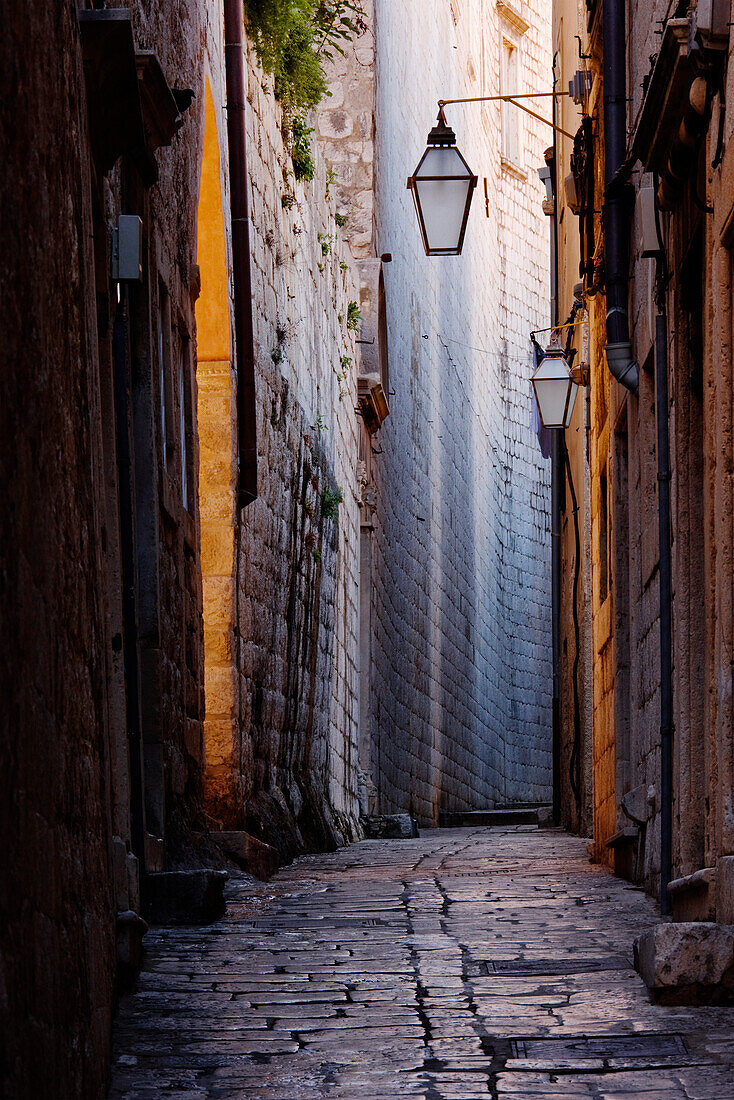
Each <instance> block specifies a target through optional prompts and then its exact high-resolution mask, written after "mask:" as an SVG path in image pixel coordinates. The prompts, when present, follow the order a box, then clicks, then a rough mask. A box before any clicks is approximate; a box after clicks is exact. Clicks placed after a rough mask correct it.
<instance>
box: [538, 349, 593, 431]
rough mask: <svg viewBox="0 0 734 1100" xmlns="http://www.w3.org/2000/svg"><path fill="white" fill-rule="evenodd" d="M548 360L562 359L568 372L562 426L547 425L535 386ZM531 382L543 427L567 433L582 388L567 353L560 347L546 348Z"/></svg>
mask: <svg viewBox="0 0 734 1100" xmlns="http://www.w3.org/2000/svg"><path fill="white" fill-rule="evenodd" d="M547 359H562V360H563V362H564V364H565V366H566V370H567V371H568V383H567V386H566V400H565V403H564V406H563V416H562V418H561V423H560V424H546V422H545V419H544V417H543V406H542V404H541V402H540V398H539V397H538V390H537V388H536V386H535V378H536V375H537V374H538V372H539V371H540V368H541V367H542V366H543V363H545V361H546V360H547ZM558 381H559V382H560V381H561V379H558ZM531 382H532V385H533V394H534V395H535V403H536V405H537V406H538V414H539V416H540V422H541V424H542V425H543V427H544V428H547V429H548V430H549V431H565V430H566V429H567V428H570V426H571V417H572V416H573V410H574V408H575V407H576V398H577V397H578V390H579V388H580V386H579V381H577V379H576V378H575V377H574V372H573V370H572V369H571V367H570V366H569V362H568V359H567V358H566V353H565V352H564V351H563V349H562V348H559V347H549V348H546V350H545V353H544V355H543V358H542V359H541V361H540V363H538V366H537V368H536V370H535V371H534V373H533V377H532V378H531ZM582 384H583V383H582ZM572 397H573V401H571V398H572ZM569 405H570V409H569Z"/></svg>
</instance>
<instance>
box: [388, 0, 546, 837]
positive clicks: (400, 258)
mask: <svg viewBox="0 0 734 1100" xmlns="http://www.w3.org/2000/svg"><path fill="white" fill-rule="evenodd" d="M503 11H504V15H503V14H502V13H501V12H499V11H498V6H497V7H496V6H495V5H494V4H479V5H469V4H451V5H449V4H448V3H443V2H438V0H437V2H435V3H432V4H431V5H429V6H428V7H426V6H425V5H422V6H421V7H420V9H419V8H417V7H416V6H415V5H409V4H395V3H383V4H378V5H377V13H376V31H377V48H376V66H377V92H376V116H375V122H376V125H375V133H376V151H375V156H376V209H375V227H376V228H375V231H376V242H377V247H376V249H375V251H376V253H377V254H378V255H379V254H381V253H384V252H390V253H391V254H392V263H391V264H389V265H387V266H386V267H385V275H384V278H385V293H386V308H387V330H388V344H389V349H390V382H391V388H392V390H394V391H395V392H394V395H391V397H390V401H391V414H390V418H389V419H388V420H387V421H386V423H385V426H384V428H383V430H382V433H381V437H380V446H381V448H382V449H383V451H384V452H385V454H386V455H388V456H390V457H389V458H388V459H380V460H379V464H378V463H377V462H376V463H375V475H374V477H375V485H376V489H377V500H378V507H377V510H376V513H375V520H374V535H373V560H374V576H375V594H374V602H373V609H372V610H373V617H374V618H373V621H374V635H373V647H374V648H373V654H374V665H373V672H372V685H371V699H372V701H373V712H372V716H371V718H370V723H371V725H370V733H371V740H372V753H373V760H374V764H373V768H374V773H375V776H376V781H377V785H378V787H379V796H380V800H381V804H382V806H383V807H384V808H385V809H411V810H412V811H413V812H414V813H415V814H416V815H417V816H418V817H419V818H420V819H421V820H423V821H436V820H437V817H438V814H439V812H440V811H442V810H450V809H458V808H473V807H480V806H486V805H491V804H502V803H507V802H516V801H534V800H543V799H546V798H548V797H549V791H550V709H549V708H550V694H549V692H550V687H549V684H550V679H549V676H550V665H549V661H550V603H549V601H550V575H549V561H548V560H547V559H546V558H545V557H544V547H545V548H546V549H547V548H548V547H549V539H548V517H547V509H548V495H547V477H548V474H547V467H546V464H545V462H544V460H543V459H542V458H541V455H540V451H539V448H538V443H537V438H536V437H535V436H534V434H533V431H532V428H531V404H530V382H529V377H530V361H529V351H528V349H529V332H530V329H531V328H535V327H542V326H543V325H545V324H547V320H546V317H547V305H546V302H547V274H546V265H547V230H546V226H545V224H544V222H543V215H542V212H541V201H542V190H541V188H540V185H539V182H538V180H537V176H536V175H535V169H536V167H538V166H539V165H540V164H542V151H543V148H544V147H545V143H546V139H547V134H546V132H545V129H544V128H543V129H541V128H540V127H539V126H538V127H536V125H535V124H534V123H526V122H524V121H522V122H519V123H518V125H519V133H520V149H521V150H522V152H521V154H520V157H521V163H520V164H519V165H517V164H513V163H510V162H508V161H504V160H503V159H502V155H501V152H502V137H501V111H500V109H499V107H498V105H497V104H487V105H486V106H479V105H471V106H469V105H467V106H459V105H457V106H455V107H453V108H448V109H447V110H448V114H449V120H450V121H451V123H452V124H453V125H454V127H455V129H456V131H457V135H458V140H459V145H460V147H461V149H462V151H463V152H464V154H465V156H466V157H467V160H468V161H469V163H470V164H471V165H472V167H473V169H474V171H476V172H478V174H479V176H480V181H479V187H478V192H477V195H476V197H475V200H474V208H473V210H472V214H471V218H470V223H469V228H468V230H467V239H466V243H465V247H464V254H463V256H462V257H461V259H445V260H429V259H427V258H426V257H425V256H424V255H423V252H422V249H421V246H420V241H419V237H418V233H417V227H416V225H415V215H414V212H413V209H412V202H411V199H410V194H409V192H408V191H406V189H405V179H406V177H407V175H408V174H409V172H411V171H412V169H413V167H414V166H415V164H416V163H417V161H418V159H419V156H420V154H421V152H422V150H423V147H424V146H423V143H424V141H425V134H426V132H427V130H428V129H429V128H430V125H431V123H432V117H433V115H434V114H435V102H436V100H437V99H438V98H439V97H449V96H457V95H462V94H465V95H479V94H483V93H484V94H488V95H489V94H496V93H497V92H498V91H499V87H498V82H497V74H498V73H499V64H500V54H501V50H502V49H503V48H505V44H506V42H507V41H508V40H511V41H512V43H513V44H514V46H515V48H516V49H517V50H518V51H519V53H520V65H519V71H518V75H517V79H518V80H519V81H520V83H521V84H522V87H523V88H525V87H528V88H533V87H535V86H540V84H541V83H542V79H541V74H544V72H545V67H546V63H547V58H548V56H549V54H548V51H549V24H548V19H547V16H546V15H545V14H544V13H543V12H541V11H535V10H533V9H532V8H531V7H530V5H519V6H518V7H517V10H516V9H515V8H514V7H512V6H511V5H505V6H504V8H503ZM447 44H449V45H450V46H451V47H453V46H454V45H456V46H457V47H458V48H457V49H453V48H451V49H447V48H446V46H447ZM459 60H460V62H461V66H465V68H462V69H461V70H460V68H459ZM515 90H518V89H517V88H516V89H515ZM485 178H486V181H487V182H486V186H487V196H488V198H487V203H486V206H487V212H488V216H486V217H485V209H484V205H485V199H484V179H485Z"/></svg>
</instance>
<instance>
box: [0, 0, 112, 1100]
mask: <svg viewBox="0 0 734 1100" xmlns="http://www.w3.org/2000/svg"><path fill="white" fill-rule="evenodd" d="M31 40H33V41H35V43H36V48H35V50H34V51H33V56H32V57H31V55H30V54H29V51H28V49H27V45H28V42H29V41H31ZM0 52H1V53H2V58H3V76H2V78H1V79H2V85H3V97H2V105H0V134H1V135H2V142H3V148H4V149H5V150H6V156H7V163H6V167H5V170H4V172H3V180H2V184H0V193H1V196H2V204H3V209H4V210H5V211H6V212H7V211H9V210H11V209H12V210H13V211H14V213H15V215H16V216H14V217H12V218H8V217H7V216H6V217H4V218H3V223H2V260H0V266H1V267H2V274H3V281H4V285H5V286H6V312H5V316H6V319H7V331H6V346H7V351H8V362H7V369H6V370H5V371H4V372H3V379H2V383H0V387H1V389H2V398H1V399H0V418H1V420H2V441H3V442H2V447H1V448H0V485H1V486H2V489H1V491H2V497H3V501H4V507H3V509H2V519H0V529H1V535H2V538H1V541H0V557H1V561H2V564H1V566H0V576H1V577H2V580H0V609H1V610H0V614H2V621H3V654H4V658H3V660H2V661H0V683H2V692H3V707H2V719H1V723H2V735H1V737H0V759H1V760H2V773H1V774H2V779H0V783H1V784H2V815H1V824H0V830H1V832H2V845H3V853H4V855H3V867H4V870H3V875H2V887H0V924H2V928H3V933H2V948H1V951H2V973H3V980H2V981H3V990H4V994H3V998H2V1007H1V1008H0V1020H1V1023H0V1026H2V1032H3V1036H4V1040H3V1042H4V1048H5V1050H4V1057H3V1063H2V1068H1V1069H0V1090H1V1091H2V1092H3V1094H4V1095H7V1096H17V1097H26V1096H29V1097H30V1096H37V1095H41V1094H43V1093H44V1092H45V1091H47V1090H46V1087H45V1086H46V1078H45V1072H46V1069H47V1067H48V1066H50V1065H53V1066H54V1073H55V1078H54V1079H55V1082H56V1084H55V1087H56V1088H57V1089H58V1091H59V1093H66V1094H67V1095H88V1096H91V1095H100V1094H101V1092H102V1091H103V1087H104V1070H105V1063H106V1044H107V1038H108V1028H109V1022H110V1015H111V1002H112V972H113V959H114V933H113V925H112V920H111V915H112V912H113V900H112V891H111V879H110V862H109V858H110V856H109V850H108V839H107V835H106V833H107V807H106V792H105V786H106V776H105V763H106V761H105V746H104V731H105V709H106V700H105V674H106V667H105V665H106V657H105V646H104V605H103V592H104V574H103V564H102V560H101V554H100V531H101V527H102V520H101V514H100V502H99V498H98V496H97V484H96V483H95V482H96V479H97V478H98V477H99V470H100V467H99V461H100V435H99V408H100V398H99V386H98V381H97V371H96V363H95V360H94V356H93V354H90V349H92V348H93V347H94V320H93V319H94V290H93V286H92V285H91V284H90V281H89V279H88V277H87V272H86V270H85V265H86V261H87V258H88V253H87V241H88V238H89V235H90V234H91V210H90V205H89V200H88V193H87V192H86V191H85V189H84V188H83V187H80V186H78V184H79V183H80V181H81V180H82V179H83V178H84V177H83V173H84V171H85V169H86V165H85V163H84V151H85V150H84V145H83V143H81V142H79V141H78V140H74V141H73V140H64V141H59V135H60V134H66V135H80V134H82V135H83V134H84V132H85V126H86V122H85V103H84V96H83V79H82V67H81V56H80V55H79V54H78V52H77V49H76V17H75V12H74V9H73V7H70V6H69V5H62V6H55V7H53V8H49V7H46V6H44V5H27V6H24V7H23V8H20V9H14V10H13V11H12V12H10V11H6V20H5V31H4V34H3V40H2V46H1V47H0ZM19 88H22V91H20V92H19ZM43 104H45V107H44V108H43V109H41V105H43ZM45 178H56V179H59V180H64V181H66V184H65V186H64V187H61V186H59V187H57V188H54V189H53V190H50V191H49V192H47V193H46V195H45V200H44V202H43V203H39V195H38V181H39V180H43V179H45ZM80 912H84V913H85V914H86V916H85V919H84V920H83V921H82V920H80ZM39 944H44V957H45V962H44V964H43V965H42V966H41V965H40V960H39V962H38V964H37V965H34V962H33V952H34V951H37V949H38V945H39ZM62 1006H63V1018H64V1019H65V1020H66V1021H67V1026H66V1028H65V1029H60V1028H59V1026H58V1019H59V1018H60V1016H61V1014H62Z"/></svg>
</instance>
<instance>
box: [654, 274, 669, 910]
mask: <svg viewBox="0 0 734 1100" xmlns="http://www.w3.org/2000/svg"><path fill="white" fill-rule="evenodd" d="M664 294H665V291H664V290H662V291H661V297H662V303H661V308H660V312H659V313H658V315H657V317H656V318H655V382H656V392H655V406H656V413H657V434H658V440H657V442H658V541H659V550H660V570H659V572H660V908H661V910H662V912H663V913H664V914H666V915H667V914H668V913H670V897H669V895H668V883H669V882H670V880H671V878H672V877H673V644H672V606H671V604H672V562H671V547H670V443H669V438H668V320H667V315H666V313H665V305H664V297H663V296H664Z"/></svg>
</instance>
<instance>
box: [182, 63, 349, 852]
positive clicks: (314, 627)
mask: <svg viewBox="0 0 734 1100" xmlns="http://www.w3.org/2000/svg"><path fill="white" fill-rule="evenodd" d="M247 71H248V79H249V87H248V96H247V101H248V114H247V128H248V143H249V148H248V170H249V177H250V183H251V194H250V198H251V223H252V227H251V232H252V258H253V308H254V324H255V342H256V357H257V368H256V371H257V434H258V461H259V471H260V472H259V487H258V488H259V496H258V499H257V500H256V501H255V503H254V504H252V505H251V506H250V507H249V508H248V509H246V510H245V511H244V512H243V513H242V514H241V517H239V518H238V517H237V516H236V515H235V514H234V494H233V492H232V485H231V470H230V472H226V476H225V477H224V478H222V479H221V480H222V488H223V495H222V494H220V495H219V496H217V495H216V485H215V484H214V482H212V480H211V477H210V475H207V476H208V477H209V478H210V480H209V482H208V492H203V494H202V514H203V515H204V516H205V523H204V546H205V555H206V553H207V550H206V547H207V545H209V547H210V550H213V549H214V546H215V543H214V542H212V541H211V539H212V538H213V534H212V535H211V537H210V534H209V533H208V532H213V525H212V523H213V520H216V516H217V515H219V512H218V509H219V508H220V507H223V508H225V509H228V510H229V512H227V511H226V510H225V512H224V513H223V514H224V516H225V521H224V524H223V526H222V525H221V523H219V521H218V520H217V521H216V522H217V523H219V529H220V534H221V535H222V537H224V538H225V540H226V539H229V538H230V537H231V543H230V544H229V549H226V555H227V561H228V562H229V566H228V568H229V570H230V572H229V574H228V575H227V576H221V575H220V577H219V580H217V581H216V583H214V582H212V583H213V584H214V587H212V588H211V589H210V596H211V601H212V611H213V614H214V618H213V619H212V628H211V630H209V631H208V633H207V638H208V641H207V646H208V649H207V708H208V712H209V713H210V714H212V718H211V719H207V775H208V783H207V789H208V795H207V799H208V808H209V812H210V813H211V815H212V816H213V817H214V818H215V819H216V820H217V821H221V822H222V823H223V824H224V825H225V826H227V827H229V828H246V829H247V830H249V831H250V832H252V833H254V834H255V835H257V836H259V837H261V838H263V839H265V840H267V841H269V842H270V843H272V844H274V845H275V846H276V847H278V848H279V849H280V851H281V853H282V854H283V855H284V856H288V855H292V854H293V853H294V852H296V851H298V850H301V849H303V848H304V847H309V848H314V847H324V846H327V847H328V846H332V845H334V844H337V843H342V842H343V841H344V840H346V839H349V838H350V837H351V836H353V835H354V834H355V831H356V828H357V826H356V816H357V803H356V783H357V759H356V752H357V750H356V741H357V675H358V669H357V640H356V639H357V600H358V553H359V527H358V505H357V493H358V481H357V469H356V466H357V458H358V435H359V432H360V425H359V421H358V418H357V416H356V412H355V409H356V404H357V392H356V369H357V367H356V364H357V360H358V353H357V347H356V344H355V331H354V330H353V329H350V328H348V326H347V318H348V310H349V303H350V302H354V303H355V304H358V303H359V291H358V289H357V285H356V283H355V274H354V269H353V265H352V256H351V253H350V252H349V250H348V248H347V247H346V245H345V243H344V242H343V240H342V239H341V237H342V234H341V233H340V229H339V226H338V225H337V223H336V221H335V218H334V214H335V213H336V212H337V210H338V204H337V200H336V194H335V189H334V187H333V185H332V184H331V182H330V180H331V177H330V176H327V164H326V161H325V159H324V156H323V155H322V152H321V149H320V146H319V144H318V143H317V142H315V141H314V143H313V156H314V161H315V164H316V175H315V179H314V180H313V181H312V182H303V183H301V182H297V181H296V180H295V179H294V178H293V173H292V166H291V164H290V157H289V155H288V153H287V150H286V148H285V147H284V143H283V138H282V134H281V112H280V107H279V105H278V103H277V101H276V100H275V98H274V96H273V92H272V81H271V80H270V79H269V78H268V77H267V76H265V74H264V73H263V72H262V69H261V68H260V67H259V65H258V63H257V59H256V57H255V56H254V53H249V54H248V58H247ZM223 132H224V131H223V128H222V127H221V125H220V133H223ZM207 370H208V374H207V393H208V394H209V395H210V397H209V398H208V399H209V400H213V401H214V405H213V406H212V408H213V409H215V410H216V412H217V413H218V414H219V415H220V416H222V420H221V421H220V422H219V423H220V429H221V428H224V429H226V430H227V431H228V432H229V435H228V436H222V437H221V438H220V440H219V446H220V447H221V446H224V448H225V450H226V451H227V452H228V453H229V454H231V450H230V447H231V440H232V434H231V433H232V432H233V430H234V419H233V417H234V406H233V398H232V389H231V384H230V372H229V366H228V365H227V366H226V367H223V368H222V373H221V374H220V381H219V383H217V384H214V383H213V382H212V378H211V367H209V368H207ZM212 423H213V424H214V425H215V426H216V423H217V421H216V420H214V421H213V422H212ZM225 439H229V441H230V443H229V444H226V443H223V440H225ZM213 442H214V441H213V440H211V439H209V440H208V441H207V444H206V446H207V448H208V450H207V454H208V455H211V454H212V453H213V452H212V451H211V446H212V445H213ZM221 458H222V462H229V461H231V460H230V459H227V456H226V455H225V454H222V456H221ZM215 481H216V477H215ZM212 491H213V492H214V495H212ZM340 497H341V498H343V499H342V502H341V503H339V498H340ZM227 515H229V517H230V518H229V519H227V518H226V516H227ZM228 531H229V532H231V536H230V535H229V534H228V533H227V532H228ZM216 545H217V546H220V545H222V544H220V543H219V542H217V543H216ZM230 555H231V556H230ZM206 598H207V597H206V594H205V601H206ZM217 646H221V649H220V650H219V651H217V648H216V647H217ZM217 652H218V656H217ZM210 655H211V656H212V657H213V658H214V660H213V661H212V664H211V665H210ZM214 665H216V667H213V666H214Z"/></svg>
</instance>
